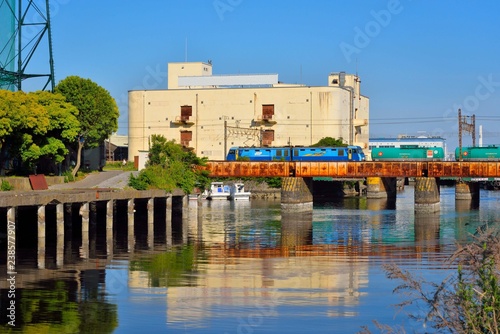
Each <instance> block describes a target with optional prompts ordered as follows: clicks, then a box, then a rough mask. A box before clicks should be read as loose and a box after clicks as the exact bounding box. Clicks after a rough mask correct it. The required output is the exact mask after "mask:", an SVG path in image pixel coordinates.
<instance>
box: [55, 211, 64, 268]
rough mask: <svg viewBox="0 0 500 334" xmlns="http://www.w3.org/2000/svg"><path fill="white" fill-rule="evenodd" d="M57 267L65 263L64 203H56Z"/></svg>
mask: <svg viewBox="0 0 500 334" xmlns="http://www.w3.org/2000/svg"><path fill="white" fill-rule="evenodd" d="M56 234H57V236H56V238H57V239H56V240H57V241H56V243H57V245H56V267H57V268H61V267H62V266H63V265H64V204H62V203H59V204H57V205H56Z"/></svg>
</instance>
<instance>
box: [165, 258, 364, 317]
mask: <svg viewBox="0 0 500 334" xmlns="http://www.w3.org/2000/svg"><path fill="white" fill-rule="evenodd" d="M220 255H222V254H220V252H218V251H216V250H214V251H212V252H211V254H210V257H209V263H207V264H206V265H204V266H202V267H198V270H199V272H202V273H203V275H200V276H199V277H198V281H197V285H196V286H184V287H169V288H168V291H167V321H168V322H170V323H172V322H179V323H182V326H185V325H186V324H187V325H192V326H196V325H197V324H200V323H201V322H202V321H204V320H206V318H208V317H209V316H210V310H211V309H213V308H218V309H220V308H223V309H225V310H226V312H225V315H226V316H227V317H238V316H242V314H231V312H233V311H232V310H233V309H237V310H241V307H242V306H247V307H248V312H253V311H254V308H255V309H256V311H257V312H260V311H259V310H261V311H262V313H260V314H262V315H264V316H270V315H278V314H279V312H280V307H282V306H303V305H307V306H335V307H339V306H340V307H343V306H351V305H356V304H358V302H359V297H360V295H361V294H362V293H361V292H360V290H362V289H363V288H364V287H366V285H367V284H368V281H367V278H368V264H367V263H359V262H351V261H346V262H338V259H335V260H334V259H333V258H332V257H318V256H312V257H290V258H285V257H277V258H275V257H264V258H224V257H221V256H220ZM261 255H262V256H265V250H262V254H261ZM233 306H238V307H237V308H233ZM240 312H241V311H240ZM342 315H343V316H346V315H349V314H348V313H343V314H342Z"/></svg>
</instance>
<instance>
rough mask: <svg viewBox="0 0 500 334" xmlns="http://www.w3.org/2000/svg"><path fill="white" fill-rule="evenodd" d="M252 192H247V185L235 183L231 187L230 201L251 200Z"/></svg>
mask: <svg viewBox="0 0 500 334" xmlns="http://www.w3.org/2000/svg"><path fill="white" fill-rule="evenodd" d="M250 195H252V193H251V192H249V191H245V185H244V184H243V183H238V182H237V183H233V184H232V185H231V189H230V194H229V199H230V200H234V201H239V200H249V199H250Z"/></svg>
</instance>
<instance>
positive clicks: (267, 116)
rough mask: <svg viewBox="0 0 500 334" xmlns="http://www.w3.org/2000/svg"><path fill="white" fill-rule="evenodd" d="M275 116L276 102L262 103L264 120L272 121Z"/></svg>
mask: <svg viewBox="0 0 500 334" xmlns="http://www.w3.org/2000/svg"><path fill="white" fill-rule="evenodd" d="M273 116H274V104H263V105H262V119H263V120H264V121H270V120H272V119H273Z"/></svg>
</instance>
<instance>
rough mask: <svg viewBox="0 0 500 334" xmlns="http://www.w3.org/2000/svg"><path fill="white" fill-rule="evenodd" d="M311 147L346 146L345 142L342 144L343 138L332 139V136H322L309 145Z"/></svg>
mask: <svg viewBox="0 0 500 334" xmlns="http://www.w3.org/2000/svg"><path fill="white" fill-rule="evenodd" d="M311 146H312V147H325V146H327V147H338V146H347V144H344V139H342V138H339V139H334V138H332V137H324V138H321V139H320V141H319V142H317V143H316V144H314V145H311Z"/></svg>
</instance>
